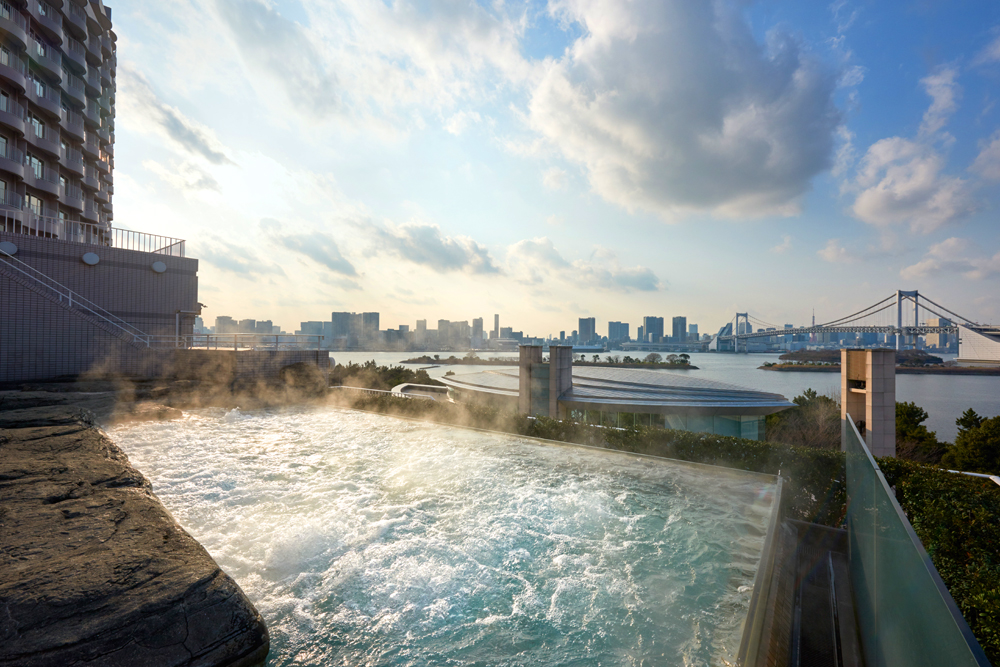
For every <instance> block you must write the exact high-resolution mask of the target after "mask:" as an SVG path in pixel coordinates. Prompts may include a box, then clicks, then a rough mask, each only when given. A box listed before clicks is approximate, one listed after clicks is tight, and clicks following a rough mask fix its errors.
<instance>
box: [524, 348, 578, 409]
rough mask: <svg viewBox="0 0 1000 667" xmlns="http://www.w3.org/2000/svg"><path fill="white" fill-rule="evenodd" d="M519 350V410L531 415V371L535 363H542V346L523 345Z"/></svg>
mask: <svg viewBox="0 0 1000 667" xmlns="http://www.w3.org/2000/svg"><path fill="white" fill-rule="evenodd" d="M571 349H572V348H571ZM519 351H520V362H519V364H518V365H519V367H520V370H519V372H518V395H517V410H518V412H520V413H521V414H523V415H529V414H531V384H532V383H531V371H532V367H533V366H534V365H536V364H539V365H540V364H541V363H542V346H541V345H522V346H521V347H520V349H519Z"/></svg>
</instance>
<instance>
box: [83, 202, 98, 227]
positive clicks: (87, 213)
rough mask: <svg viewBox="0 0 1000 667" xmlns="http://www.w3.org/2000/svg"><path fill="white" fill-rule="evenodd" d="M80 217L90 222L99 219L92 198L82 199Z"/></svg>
mask: <svg viewBox="0 0 1000 667" xmlns="http://www.w3.org/2000/svg"><path fill="white" fill-rule="evenodd" d="M80 218H81V219H83V220H88V221H90V222H97V221H98V220H99V219H100V216H99V215H98V213H97V205H96V204H94V200H93V199H84V200H83V211H82V212H81V213H80Z"/></svg>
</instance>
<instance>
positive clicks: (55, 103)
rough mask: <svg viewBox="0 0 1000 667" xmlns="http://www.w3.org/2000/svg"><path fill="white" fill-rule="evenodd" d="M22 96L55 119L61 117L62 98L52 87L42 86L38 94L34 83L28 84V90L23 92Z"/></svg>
mask: <svg viewBox="0 0 1000 667" xmlns="http://www.w3.org/2000/svg"><path fill="white" fill-rule="evenodd" d="M24 96H25V97H27V98H28V100H30V101H31V102H34V103H35V104H37V105H38V107H39V108H41V109H42V110H43V111H47V112H48V113H50V114H52V115H53V116H55V117H56V118H61V117H62V98H61V97H60V95H59V91H58V90H56V89H55V88H53V87H52V86H50V85H48V84H42V90H41V94H39V90H38V86H37V85H35V83H34V82H29V83H28V90H26V91H25V93H24Z"/></svg>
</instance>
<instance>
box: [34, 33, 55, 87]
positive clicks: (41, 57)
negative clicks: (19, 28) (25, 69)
mask: <svg viewBox="0 0 1000 667" xmlns="http://www.w3.org/2000/svg"><path fill="white" fill-rule="evenodd" d="M28 58H29V59H30V60H31V62H33V63H35V64H36V65H37V66H38V67H39V68H40V69H41V70H42V71H44V72H45V73H46V74H49V75H51V76H53V77H55V78H56V79H59V80H60V81H61V80H62V60H61V58H60V57H59V52H58V51H57V50H56V48H55V47H54V46H50V45H48V44H46V43H45V42H39V41H37V40H36V39H34V38H33V37H28Z"/></svg>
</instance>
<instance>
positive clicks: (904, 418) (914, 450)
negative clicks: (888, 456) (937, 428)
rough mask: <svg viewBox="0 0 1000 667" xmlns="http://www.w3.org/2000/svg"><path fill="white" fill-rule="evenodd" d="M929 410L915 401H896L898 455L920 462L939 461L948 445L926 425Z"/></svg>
mask: <svg viewBox="0 0 1000 667" xmlns="http://www.w3.org/2000/svg"><path fill="white" fill-rule="evenodd" d="M927 417H928V415H927V411H926V410H924V409H923V408H921V407H920V406H918V405H917V404H915V403H896V456H898V457H899V458H902V459H909V460H910V461H918V462H920V463H938V462H939V461H941V457H942V456H943V455H944V453H945V447H946V445H945V444H944V443H942V442H938V439H937V433H935V432H934V431H928V430H927V427H926V426H924V422H925V421H927Z"/></svg>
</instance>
